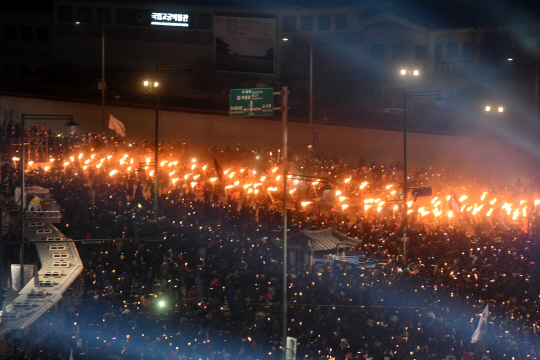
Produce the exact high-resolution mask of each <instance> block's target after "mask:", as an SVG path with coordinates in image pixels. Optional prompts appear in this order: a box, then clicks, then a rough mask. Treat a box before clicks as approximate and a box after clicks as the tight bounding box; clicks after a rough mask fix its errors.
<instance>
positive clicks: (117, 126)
mask: <svg viewBox="0 0 540 360" xmlns="http://www.w3.org/2000/svg"><path fill="white" fill-rule="evenodd" d="M109 129H111V130H114V131H116V133H117V134H118V135H120V136H122V137H126V128H125V126H124V124H122V122H121V121H120V120H118V119H117V118H115V117H114V116H112V114H111V116H110V117H109Z"/></svg>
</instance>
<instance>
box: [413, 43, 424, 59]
mask: <svg viewBox="0 0 540 360" xmlns="http://www.w3.org/2000/svg"><path fill="white" fill-rule="evenodd" d="M414 59H415V60H426V45H416V46H415V47H414Z"/></svg>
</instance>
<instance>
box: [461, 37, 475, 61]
mask: <svg viewBox="0 0 540 360" xmlns="http://www.w3.org/2000/svg"><path fill="white" fill-rule="evenodd" d="M463 57H464V58H468V59H470V58H472V57H473V43H472V42H471V41H469V42H464V43H463Z"/></svg>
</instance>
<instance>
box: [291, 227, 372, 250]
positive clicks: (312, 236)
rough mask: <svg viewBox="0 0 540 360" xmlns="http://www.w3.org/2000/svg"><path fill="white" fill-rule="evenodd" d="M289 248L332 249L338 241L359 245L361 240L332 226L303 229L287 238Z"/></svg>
mask: <svg viewBox="0 0 540 360" xmlns="http://www.w3.org/2000/svg"><path fill="white" fill-rule="evenodd" d="M289 241H290V243H289V248H290V249H298V250H311V251H313V252H315V251H327V250H334V249H335V248H336V246H337V245H338V244H340V243H345V244H349V245H356V246H358V245H361V244H362V240H358V239H355V238H352V237H349V236H347V235H345V234H343V233H341V232H339V231H337V230H336V229H334V228H329V229H325V230H313V231H312V230H303V231H301V232H300V233H298V234H294V235H291V236H290V238H289Z"/></svg>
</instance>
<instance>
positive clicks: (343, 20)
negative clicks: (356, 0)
mask: <svg viewBox="0 0 540 360" xmlns="http://www.w3.org/2000/svg"><path fill="white" fill-rule="evenodd" d="M346 28H347V14H336V30H344V29H346Z"/></svg>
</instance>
